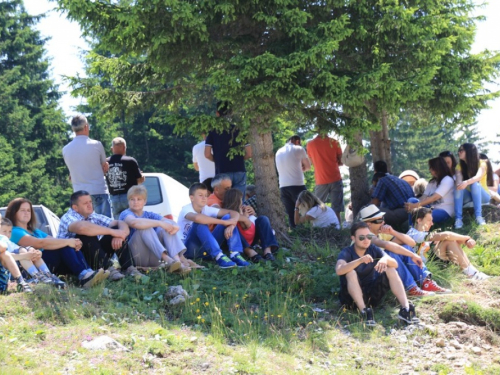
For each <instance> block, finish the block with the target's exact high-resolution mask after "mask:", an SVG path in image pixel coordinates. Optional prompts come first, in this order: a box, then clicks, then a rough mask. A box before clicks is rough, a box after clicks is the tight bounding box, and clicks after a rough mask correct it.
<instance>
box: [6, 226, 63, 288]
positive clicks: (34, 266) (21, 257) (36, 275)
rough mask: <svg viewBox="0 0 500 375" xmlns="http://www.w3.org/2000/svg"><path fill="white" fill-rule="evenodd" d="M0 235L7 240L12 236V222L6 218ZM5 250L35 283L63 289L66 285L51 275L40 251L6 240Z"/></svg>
mask: <svg viewBox="0 0 500 375" xmlns="http://www.w3.org/2000/svg"><path fill="white" fill-rule="evenodd" d="M0 234H1V235H4V236H5V237H7V238H10V236H11V235H12V221H10V220H9V219H7V218H3V219H2V226H1V228H0ZM8 245H9V246H8V248H7V250H8V251H9V252H10V253H11V254H12V257H13V258H14V259H15V260H16V261H19V262H20V263H21V266H22V267H23V268H24V269H25V270H26V272H28V274H29V275H30V276H31V277H32V278H33V281H34V282H36V283H42V284H49V285H54V286H55V287H57V288H61V289H64V288H65V287H66V283H64V282H63V281H61V280H60V279H59V278H58V277H57V276H56V275H53V274H52V273H51V272H50V270H49V268H48V267H47V265H46V264H45V262H44V261H43V259H42V252H41V251H40V250H37V249H34V248H32V247H28V249H26V248H24V247H21V246H19V245H16V244H15V243H14V242H12V241H11V240H8Z"/></svg>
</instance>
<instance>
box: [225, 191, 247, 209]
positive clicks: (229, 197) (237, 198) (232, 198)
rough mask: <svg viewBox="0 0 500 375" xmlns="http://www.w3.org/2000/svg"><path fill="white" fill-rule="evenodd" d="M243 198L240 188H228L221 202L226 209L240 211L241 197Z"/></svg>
mask: <svg viewBox="0 0 500 375" xmlns="http://www.w3.org/2000/svg"><path fill="white" fill-rule="evenodd" d="M242 198H243V193H242V192H241V190H238V189H236V188H232V189H229V190H228V191H226V193H225V194H224V201H223V202H222V207H223V208H225V209H226V210H233V211H236V212H240V207H241V199H242Z"/></svg>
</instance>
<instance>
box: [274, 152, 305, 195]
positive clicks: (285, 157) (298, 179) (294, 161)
mask: <svg viewBox="0 0 500 375" xmlns="http://www.w3.org/2000/svg"><path fill="white" fill-rule="evenodd" d="M303 159H307V154H306V150H304V149H303V148H302V146H296V145H294V144H293V143H291V142H288V143H287V144H286V145H284V146H283V147H281V148H280V149H279V150H278V151H277V152H276V168H277V169H278V180H279V184H280V188H282V187H287V186H302V185H304V172H302V160H303Z"/></svg>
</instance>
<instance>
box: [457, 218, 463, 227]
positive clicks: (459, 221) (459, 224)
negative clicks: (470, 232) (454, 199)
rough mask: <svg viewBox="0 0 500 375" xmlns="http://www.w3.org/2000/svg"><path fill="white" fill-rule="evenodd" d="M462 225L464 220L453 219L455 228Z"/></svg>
mask: <svg viewBox="0 0 500 375" xmlns="http://www.w3.org/2000/svg"><path fill="white" fill-rule="evenodd" d="M463 226H464V222H463V221H462V219H457V220H455V229H461V228H463Z"/></svg>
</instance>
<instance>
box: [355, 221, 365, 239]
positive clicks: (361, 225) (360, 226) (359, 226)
mask: <svg viewBox="0 0 500 375" xmlns="http://www.w3.org/2000/svg"><path fill="white" fill-rule="evenodd" d="M363 228H368V224H366V223H365V222H364V221H356V222H355V223H354V224H353V225H352V226H351V236H355V235H356V232H357V231H358V229H363Z"/></svg>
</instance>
